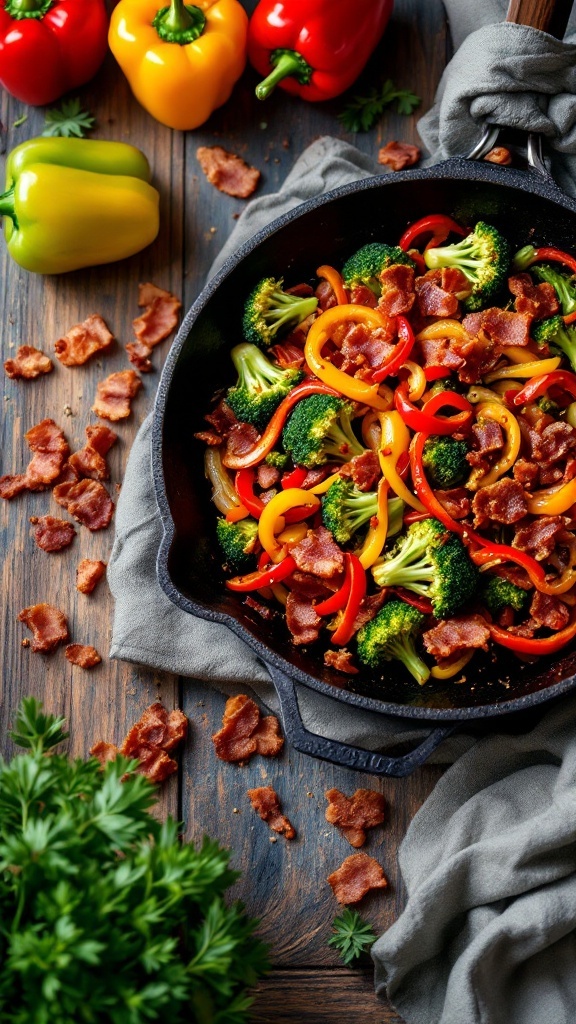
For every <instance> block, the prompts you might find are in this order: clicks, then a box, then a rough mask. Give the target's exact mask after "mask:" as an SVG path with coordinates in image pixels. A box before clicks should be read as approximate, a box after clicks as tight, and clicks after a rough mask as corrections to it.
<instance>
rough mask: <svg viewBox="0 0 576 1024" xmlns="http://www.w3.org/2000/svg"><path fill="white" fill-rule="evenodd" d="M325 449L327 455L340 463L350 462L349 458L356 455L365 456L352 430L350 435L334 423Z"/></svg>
mask: <svg viewBox="0 0 576 1024" xmlns="http://www.w3.org/2000/svg"><path fill="white" fill-rule="evenodd" d="M323 448H324V451H325V453H326V454H327V455H330V456H331V457H332V458H334V459H336V460H337V461H339V462H348V461H349V458H348V457H349V456H350V458H352V457H353V456H354V455H363V454H364V451H365V449H364V448H363V447H362V445H361V444H360V442H359V441H358V440H357V438H356V437H354V434H353V433H352V430H350V433H348V432H347V431H346V430H344V428H343V427H341V426H340V424H339V423H337V422H336V423H332V424H331V426H330V428H329V429H328V431H327V433H326V436H325V438H324V445H323ZM350 453H352V454H351V455H350Z"/></svg>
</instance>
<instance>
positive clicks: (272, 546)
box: [258, 487, 320, 562]
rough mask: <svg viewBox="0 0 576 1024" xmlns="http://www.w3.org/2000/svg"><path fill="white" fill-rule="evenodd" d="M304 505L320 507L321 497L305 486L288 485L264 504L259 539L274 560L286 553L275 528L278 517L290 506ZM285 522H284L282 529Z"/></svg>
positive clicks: (259, 521)
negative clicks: (307, 489)
mask: <svg viewBox="0 0 576 1024" xmlns="http://www.w3.org/2000/svg"><path fill="white" fill-rule="evenodd" d="M303 505H306V506H311V507H312V508H318V506H319V505H320V498H317V497H316V495H315V494H312V493H311V492H310V491H305V490H304V488H303V487H287V488H286V490H285V491H280V492H279V493H278V494H275V495H274V497H273V498H271V500H270V501H269V502H268V504H267V505H265V506H264V510H263V512H262V515H261V516H260V519H259V520H258V539H259V541H260V543H261V545H262V547H263V548H264V550H265V551H266V552H267V554H268V555H269V556H270V558H271V560H272V561H273V562H279V561H280V559H281V558H283V557H284V555H285V553H286V549H285V547H283V545H282V544H279V543H278V541H277V539H276V535H275V528H276V529H278V519H279V518H280V517H281V516H283V514H284V512H287V511H288V509H289V508H301V507H302V506H303ZM283 528H284V524H282V529H283Z"/></svg>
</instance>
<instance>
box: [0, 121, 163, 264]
mask: <svg viewBox="0 0 576 1024" xmlns="http://www.w3.org/2000/svg"><path fill="white" fill-rule="evenodd" d="M149 182H150V167H149V164H148V161H147V159H146V157H145V156H144V154H143V153H141V152H140V150H139V149H135V147H134V146H129V145H127V144H126V143H124V142H100V141H98V140H94V139H66V138H57V139H52V138H38V139H31V140H30V141H29V142H24V143H22V145H21V146H17V147H16V149H14V150H13V151H12V153H11V154H10V156H9V157H8V160H7V163H6V191H5V192H4V194H3V195H1V196H0V215H2V216H3V217H4V233H5V238H6V243H7V245H8V251H9V252H10V255H11V256H12V258H13V259H14V260H15V261H16V263H19V264H20V266H21V267H24V269H25V270H30V271H33V272H34V273H37V274H62V273H64V272H66V271H68V270H77V269H79V268H80V267H93V266H97V265H98V264H101V263H113V262H114V261H115V260H122V259H124V258H125V257H126V256H132V255H133V254H134V253H136V252H139V251H140V249H144V248H145V246H147V245H150V243H151V242H153V241H154V239H155V238H156V235H157V234H158V228H159V217H158V202H159V196H158V192H157V191H156V189H155V188H153V187H152V186H151V185H150V184H149Z"/></svg>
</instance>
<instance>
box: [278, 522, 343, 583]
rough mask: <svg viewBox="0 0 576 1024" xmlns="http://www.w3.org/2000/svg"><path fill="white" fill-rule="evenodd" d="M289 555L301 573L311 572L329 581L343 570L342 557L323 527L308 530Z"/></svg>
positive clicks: (334, 542)
mask: <svg viewBox="0 0 576 1024" xmlns="http://www.w3.org/2000/svg"><path fill="white" fill-rule="evenodd" d="M290 554H291V555H292V558H293V559H294V561H295V562H296V565H297V566H298V568H299V569H301V570H302V572H311V573H313V575H314V576H320V577H321V578H322V579H330V578H331V577H332V576H335V575H336V574H337V573H341V572H342V571H343V569H344V555H343V554H342V552H341V550H340V548H339V547H338V545H337V544H336V541H335V540H334V538H333V536H332V534H331V533H330V531H329V530H327V529H326V528H325V527H324V526H319V527H318V528H317V529H316V530H308V532H307V534H306V536H305V537H304V539H303V540H301V541H299V542H298V544H295V545H294V547H292V548H291V549H290Z"/></svg>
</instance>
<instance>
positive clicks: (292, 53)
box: [256, 50, 314, 100]
mask: <svg viewBox="0 0 576 1024" xmlns="http://www.w3.org/2000/svg"><path fill="white" fill-rule="evenodd" d="M270 63H271V64H272V71H271V72H270V74H269V75H268V76H267V77H266V78H265V79H264V81H263V82H260V84H259V85H257V86H256V96H257V97H258V99H259V100H265V99H267V98H268V96H269V95H270V93H271V92H272V91H273V90H274V89H275V88H276V86H277V85H278V83H279V82H281V81H282V80H283V79H284V78H290V76H293V77H294V78H295V79H296V81H297V82H299V83H300V85H308V82H309V81H310V79H311V78H312V75H313V73H314V68H312V67H311V66H310V64H309V63H308V61H307V60H304V57H303V56H302V54H301V53H298V51H297V50H273V51H272V53H271V54H270Z"/></svg>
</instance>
